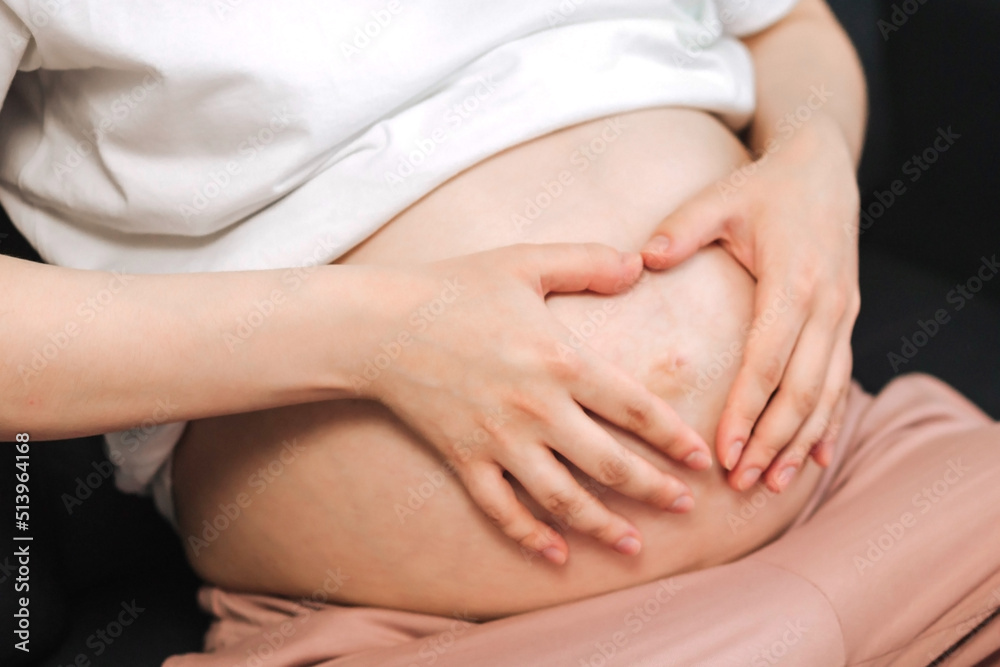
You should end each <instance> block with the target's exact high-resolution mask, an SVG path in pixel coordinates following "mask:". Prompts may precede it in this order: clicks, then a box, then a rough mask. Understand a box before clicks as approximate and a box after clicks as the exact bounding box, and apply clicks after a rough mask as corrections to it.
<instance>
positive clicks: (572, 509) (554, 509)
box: [542, 491, 586, 523]
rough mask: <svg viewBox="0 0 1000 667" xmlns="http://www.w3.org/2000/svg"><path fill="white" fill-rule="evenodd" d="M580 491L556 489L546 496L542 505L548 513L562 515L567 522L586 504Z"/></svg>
mask: <svg viewBox="0 0 1000 667" xmlns="http://www.w3.org/2000/svg"><path fill="white" fill-rule="evenodd" d="M581 493H583V492H581ZM581 493H574V492H572V491H556V492H554V493H550V494H549V495H548V496H546V497H545V500H544V502H543V503H542V505H543V506H544V507H545V509H546V510H548V511H549V512H550V513H552V514H554V515H556V516H558V517H562V518H563V519H565V520H567V523H568V522H569V521H570V520H572V519H573V517H576V516H579V514H580V513H581V512H583V509H584V507H585V506H586V501H585V499H584V498H583V497H581Z"/></svg>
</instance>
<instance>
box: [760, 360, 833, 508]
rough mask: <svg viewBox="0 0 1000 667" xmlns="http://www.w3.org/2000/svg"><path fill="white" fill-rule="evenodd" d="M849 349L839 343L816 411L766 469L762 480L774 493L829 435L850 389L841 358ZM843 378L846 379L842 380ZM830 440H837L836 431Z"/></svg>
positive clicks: (789, 480) (782, 486) (791, 478)
mask: <svg viewBox="0 0 1000 667" xmlns="http://www.w3.org/2000/svg"><path fill="white" fill-rule="evenodd" d="M845 348H846V349H847V350H848V354H849V350H850V346H849V345H842V344H838V345H837V346H836V347H835V349H834V351H833V353H832V355H831V358H830V369H829V372H828V373H827V376H826V385H825V387H824V389H823V395H822V396H821V398H820V400H819V403H818V405H817V406H816V409H815V410H813V413H812V414H811V415H810V416H809V418H808V419H807V420H806V422H805V423H804V424H803V425H802V428H800V429H799V431H798V433H796V434H795V437H794V438H793V439H792V441H791V442H790V443H789V444H788V446H787V447H785V448H784V449H783V450H782V451H781V453H780V454H778V456H777V457H775V460H774V463H772V464H771V467H770V468H769V469H768V471H767V473H766V475H765V477H766V483H767V486H768V488H769V489H771V490H772V491H775V492H779V493H780V492H781V491H784V490H785V489H786V488H788V485H789V484H790V483H791V482H792V480H793V479H794V478H795V475H796V474H797V473H798V471H799V470H801V469H802V466H803V465H804V464H805V461H806V459H807V458H808V457H809V455H810V453H811V452H812V451H813V450H814V449H815V448H816V447H819V446H822V443H823V441H824V438H826V437H828V435H829V434H831V428H834V427H833V424H834V420H835V419H837V416H836V411H837V410H838V407H839V406H840V405H841V404H843V403H844V400H843V399H844V397H845V395H846V393H847V387H848V386H849V384H848V383H849V378H850V371H849V370H848V371H847V373H846V374H845V373H844V370H843V369H844V366H847V367H848V369H849V368H850V361H849V360H847V359H844V354H843V350H844V349H845ZM845 375H846V377H845ZM833 437H836V434H835V431H834V432H833Z"/></svg>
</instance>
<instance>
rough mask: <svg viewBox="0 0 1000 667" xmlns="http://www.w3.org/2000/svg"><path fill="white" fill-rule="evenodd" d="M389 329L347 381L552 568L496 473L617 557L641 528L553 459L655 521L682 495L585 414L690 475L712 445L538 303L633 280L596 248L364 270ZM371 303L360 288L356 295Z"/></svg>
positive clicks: (530, 519) (550, 549)
mask: <svg viewBox="0 0 1000 667" xmlns="http://www.w3.org/2000/svg"><path fill="white" fill-rule="evenodd" d="M366 268H369V269H373V275H372V279H373V280H374V281H375V284H374V285H372V287H373V288H374V289H375V292H374V293H375V294H377V295H378V312H379V313H380V314H381V316H382V317H384V318H385V319H384V320H383V321H381V322H379V323H378V325H377V326H375V327H374V330H376V331H379V332H380V335H379V336H378V337H377V339H375V340H373V341H371V343H370V346H369V347H368V349H367V354H363V355H362V356H361V358H360V359H359V360H358V361H357V362H356V366H355V371H356V373H355V375H353V376H352V378H351V382H352V385H353V387H354V389H355V391H356V392H357V393H358V394H359V395H362V396H365V397H368V398H374V399H377V400H379V401H381V402H382V403H384V404H385V405H386V406H388V407H389V408H390V409H392V410H393V411H394V412H395V413H396V414H397V415H398V416H399V417H400V418H401V419H402V420H404V421H405V422H406V423H407V424H409V425H410V426H411V427H412V428H413V429H414V430H415V431H416V432H417V433H419V434H420V435H422V436H423V437H424V438H425V439H426V440H427V441H428V442H430V444H431V445H432V446H433V447H434V448H435V449H436V450H437V451H438V452H440V454H441V455H442V456H443V457H444V459H445V460H446V462H447V463H448V465H449V466H451V467H453V468H454V470H455V471H456V473H457V475H458V477H459V478H460V479H461V480H462V482H463V483H464V485H465V487H466V489H467V490H468V493H469V495H470V496H471V497H472V499H473V501H474V502H475V503H476V504H477V505H479V507H480V508H481V509H482V510H483V512H484V513H485V514H486V516H487V517H489V518H490V520H491V521H492V522H493V523H494V524H495V525H496V526H497V527H498V528H500V530H502V531H503V532H504V534H506V535H507V536H508V537H510V538H512V539H513V540H515V541H517V542H518V543H519V544H520V545H521V546H522V548H523V549H526V550H528V552H537V553H539V554H541V555H543V556H544V557H545V558H546V559H547V560H549V561H551V562H553V563H555V564H562V563H564V562H565V560H566V558H567V553H568V547H567V544H566V542H565V540H564V539H563V538H562V536H561V535H560V534H559V533H558V532H556V531H555V530H554V529H552V528H551V527H550V526H548V525H547V524H546V523H544V522H542V521H540V520H538V519H536V518H535V517H534V516H533V515H532V514H531V513H530V512H529V511H528V509H527V508H526V507H525V506H524V505H522V504H521V502H520V501H518V499H517V498H516V496H515V494H514V491H513V489H512V487H511V485H510V484H509V483H508V482H507V480H506V479H505V478H504V471H507V472H508V473H510V474H511V475H512V476H513V477H515V478H516V479H517V480H518V481H519V482H520V483H521V485H522V486H524V488H525V489H526V490H527V492H528V493H529V494H530V495H531V496H532V497H533V498H534V499H535V500H537V501H538V503H539V504H540V505H541V506H542V507H544V508H545V509H546V510H548V511H550V512H551V513H552V514H553V515H555V517H556V518H557V520H558V521H560V522H562V523H564V524H565V525H568V526H570V527H572V528H573V529H575V530H578V531H581V532H583V533H587V534H590V535H592V536H594V537H595V538H597V539H598V540H600V541H601V542H604V543H606V544H607V545H609V546H611V547H613V548H615V549H616V550H618V551H619V552H621V553H624V554H629V555H631V554H635V553H637V552H638V551H639V549H640V547H641V542H640V536H639V532H638V530H637V529H636V528H635V526H633V525H632V524H631V523H630V522H629V521H627V520H626V519H625V518H623V517H621V516H619V515H616V514H613V513H611V512H610V511H609V510H608V509H607V508H606V507H604V505H602V504H601V503H600V502H599V501H598V500H597V499H596V498H595V497H594V496H593V495H591V494H590V493H588V492H587V491H586V490H584V488H583V487H582V486H581V485H580V484H579V483H578V482H577V481H576V479H575V478H574V477H573V476H572V475H571V474H570V472H569V471H568V470H567V468H566V467H565V466H564V465H563V464H561V463H560V462H559V461H558V460H557V458H556V456H555V455H554V453H555V452H558V453H559V454H561V455H562V456H564V457H565V458H566V459H567V460H569V461H571V462H572V463H573V464H574V465H576V466H577V467H578V468H580V470H582V471H583V472H584V473H586V474H587V475H589V476H590V477H592V478H593V479H595V480H596V481H597V482H599V483H601V484H603V485H605V486H609V487H612V488H614V489H616V490H617V491H619V492H620V493H622V494H624V495H627V496H630V497H632V498H635V499H637V500H640V501H642V502H646V503H649V504H651V505H654V506H656V507H660V508H662V509H664V510H672V511H677V512H684V511H688V510H690V509H691V507H692V506H693V498H692V496H691V492H690V490H689V489H688V488H687V486H686V485H685V484H683V483H682V482H681V481H680V480H678V479H676V478H675V477H673V476H671V475H668V474H666V473H663V472H661V471H659V470H657V469H656V468H655V467H654V466H653V465H652V464H650V463H649V462H648V461H646V460H644V459H642V458H641V457H639V456H637V455H636V454H634V453H633V452H631V451H630V450H629V449H627V448H625V447H624V446H622V445H621V444H620V443H619V442H618V441H617V440H615V439H614V438H613V437H611V435H610V434H609V433H608V432H607V431H605V430H604V429H603V428H601V427H600V426H599V425H598V424H597V423H595V422H594V420H593V419H592V418H591V417H590V416H588V415H587V413H586V412H585V411H584V409H587V410H590V411H592V412H593V413H595V414H597V415H600V416H601V417H603V418H604V419H606V420H608V421H609V422H612V423H614V424H617V425H618V426H620V427H622V428H624V429H626V430H628V431H631V432H633V433H635V434H636V435H638V436H639V437H641V438H642V439H643V440H645V441H647V442H649V443H650V444H651V445H653V446H654V447H656V448H657V449H659V450H661V451H663V452H665V453H666V454H668V455H669V456H671V457H672V458H675V459H677V460H681V461H685V462H686V463H687V464H688V465H689V466H690V467H692V468H694V469H704V468H707V467H709V466H710V465H711V456H710V454H709V449H708V446H707V445H706V444H705V442H704V441H703V440H702V438H701V437H700V436H699V435H698V434H697V433H696V432H695V431H694V430H693V429H691V428H690V427H689V426H687V425H686V424H684V423H683V422H682V421H681V419H680V418H679V417H678V416H677V414H675V413H674V411H673V410H672V409H671V408H670V407H669V406H668V405H667V404H666V403H665V402H664V401H662V400H661V399H660V398H658V397H657V396H655V395H654V394H652V393H651V392H650V391H649V390H647V389H646V388H645V387H643V386H642V385H641V384H640V383H639V382H638V381H636V380H635V379H633V378H632V377H630V376H628V375H627V374H625V373H624V372H623V371H621V370H619V369H618V368H617V367H616V366H614V365H613V364H611V363H609V362H608V361H606V360H604V359H602V358H601V357H599V356H598V355H597V354H596V353H594V352H593V351H591V350H590V349H589V348H587V347H586V346H585V345H584V346H580V345H577V346H576V347H574V346H573V345H572V344H571V341H570V335H569V331H568V330H567V329H566V328H565V327H563V326H562V325H561V324H560V323H559V322H558V321H557V320H556V319H555V317H554V316H553V315H552V314H551V313H550V312H549V310H548V308H547V307H546V306H545V295H546V294H548V293H549V292H579V291H585V290H591V291H594V292H599V293H602V294H615V293H618V292H621V291H623V290H625V289H627V288H628V287H630V286H631V285H632V284H633V283H635V282H636V280H637V279H638V278H639V276H640V274H641V273H642V259H641V258H640V256H639V255H638V254H623V253H619V252H618V251H616V250H614V249H612V248H609V247H607V246H602V245H596V244H588V245H570V244H559V245H520V246H511V247H507V248H501V249H498V250H493V251H489V252H484V253H480V254H476V255H469V256H465V257H459V258H456V259H451V260H447V261H442V262H437V263H434V264H427V265H421V266H416V267H395V268H386V267H377V268H376V267H366ZM366 291H367V290H366Z"/></svg>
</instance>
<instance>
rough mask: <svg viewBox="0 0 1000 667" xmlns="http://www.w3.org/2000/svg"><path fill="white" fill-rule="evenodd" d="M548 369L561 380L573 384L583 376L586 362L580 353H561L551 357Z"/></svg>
mask: <svg viewBox="0 0 1000 667" xmlns="http://www.w3.org/2000/svg"><path fill="white" fill-rule="evenodd" d="M547 370H548V372H549V374H550V375H551V376H552V377H554V378H555V379H556V380H558V381H559V382H561V383H563V384H572V383H574V382H577V381H579V380H580V378H582V377H583V373H584V362H583V359H581V358H580V355H579V353H574V354H560V355H557V356H554V357H551V358H550V359H549V362H548V368H547Z"/></svg>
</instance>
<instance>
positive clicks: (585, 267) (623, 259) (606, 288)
mask: <svg viewBox="0 0 1000 667" xmlns="http://www.w3.org/2000/svg"><path fill="white" fill-rule="evenodd" d="M510 251H511V252H514V253H517V256H518V258H519V259H520V261H521V264H520V266H521V268H522V270H523V271H526V272H527V275H528V276H529V277H530V278H531V279H532V280H537V281H538V282H537V285H538V289H539V291H540V293H541V294H542V295H545V294H548V293H549V292H583V291H586V290H590V291H592V292H598V293H600V294H617V293H618V292H621V291H623V290H625V289H627V288H628V287H630V286H631V285H632V284H634V283H635V281H636V280H638V279H639V276H640V275H641V274H642V258H641V257H640V256H639V255H637V254H636V253H622V252H619V251H618V250H615V249H614V248H612V247H610V246H606V245H602V244H600V243H550V244H541V245H533V244H521V245H518V246H513V247H512V248H511V249H510Z"/></svg>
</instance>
